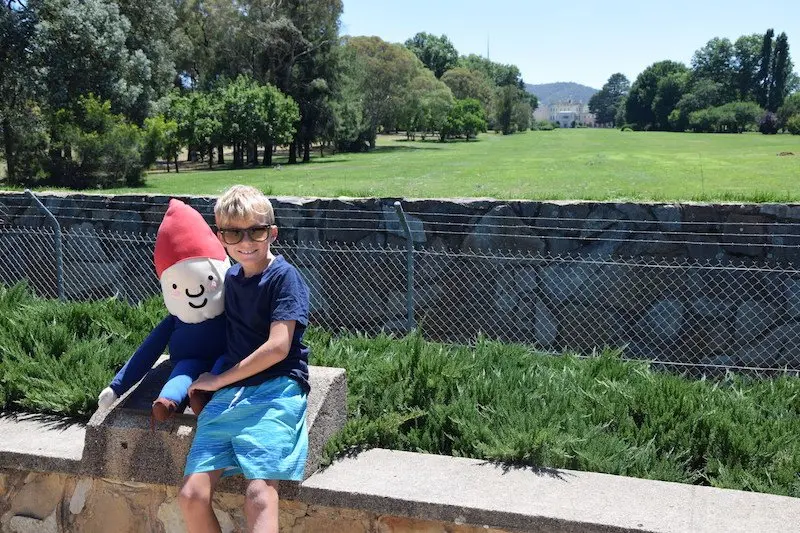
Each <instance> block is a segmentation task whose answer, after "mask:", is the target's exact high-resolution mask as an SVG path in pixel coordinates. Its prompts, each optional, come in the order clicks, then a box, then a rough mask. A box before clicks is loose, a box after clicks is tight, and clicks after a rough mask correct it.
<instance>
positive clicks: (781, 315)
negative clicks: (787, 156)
mask: <svg viewBox="0 0 800 533" xmlns="http://www.w3.org/2000/svg"><path fill="white" fill-rule="evenodd" d="M40 197H41V200H42V202H43V203H44V204H45V205H47V206H48V208H49V209H50V210H51V211H52V212H53V213H54V215H55V216H56V217H57V218H58V220H59V221H60V223H61V224H62V227H63V230H64V232H65V243H64V256H65V269H64V275H65V279H66V293H67V297H68V298H73V299H87V298H100V297H108V296H119V297H123V298H127V299H129V300H131V301H136V300H138V299H141V298H143V297H147V296H150V295H154V294H158V290H159V288H158V284H157V282H156V280H155V276H154V275H153V272H152V266H151V261H152V244H153V239H154V235H155V232H156V230H157V228H158V224H159V223H160V221H161V218H162V216H163V213H164V211H165V209H166V205H167V203H168V201H169V197H167V196H143V195H123V196H97V195H78V194H74V195H68V194H64V195H40ZM183 199H184V200H185V201H187V202H188V203H190V204H191V205H193V206H194V207H195V208H197V209H198V210H199V211H200V212H201V213H203V214H204V215H205V217H206V218H207V220H208V221H209V222H210V223H213V203H214V201H215V199H214V198H205V197H184V198H183ZM395 200H396V199H393V198H391V199H306V198H286V197H282V198H275V199H274V202H273V203H274V206H275V211H276V217H277V223H278V225H279V227H280V235H279V240H278V243H277V250H278V251H280V252H281V253H284V254H286V255H287V257H288V258H289V259H290V260H291V261H292V262H293V263H294V264H296V265H297V266H298V268H299V269H300V270H301V272H302V273H303V275H304V277H305V278H306V280H307V281H308V282H309V284H310V286H311V290H312V293H311V300H312V312H313V321H314V322H315V323H316V324H319V325H322V326H325V327H328V328H330V329H334V330H336V329H340V328H344V329H349V330H357V331H364V332H367V333H375V332H379V331H390V332H395V333H403V332H405V331H406V330H407V329H408V327H409V322H408V320H407V317H406V314H407V307H406V306H407V301H408V300H407V290H406V286H407V280H406V275H407V255H406V248H405V246H406V242H407V241H406V237H405V233H404V231H403V229H402V227H401V223H400V219H399V218H398V215H397V213H396V211H395V209H394V207H393V203H394V201H395ZM401 202H402V206H403V209H404V211H405V213H406V218H407V220H408V222H409V226H410V229H411V241H412V243H413V247H414V253H413V261H414V269H413V272H414V284H413V300H414V320H413V322H412V323H413V324H416V325H420V326H421V327H422V328H423V331H424V332H425V334H426V336H428V337H429V338H432V339H436V340H442V341H446V342H470V341H472V340H474V338H475V336H476V335H477V334H479V333H480V334H484V335H487V336H489V337H492V338H496V339H498V340H503V341H509V342H522V343H527V344H532V345H534V346H536V347H537V348H540V349H543V350H548V351H563V350H576V351H579V352H584V353H586V352H591V351H592V350H594V349H602V348H604V347H614V348H624V349H625V353H626V355H629V356H631V357H644V358H648V359H654V360H657V361H662V362H667V363H669V362H678V363H681V364H684V365H699V366H701V367H708V368H727V367H740V368H745V367H746V368H751V367H755V368H771V369H779V368H784V367H787V368H790V369H794V370H800V336H799V335H798V333H797V332H798V331H800V271H798V270H797V267H796V265H798V263H800V206H797V205H783V204H741V205H740V204H634V203H604V202H530V201H496V200H401ZM0 222H1V223H0V256H2V257H3V258H4V261H3V264H2V268H0V281H2V282H5V283H10V282H14V281H15V280H20V279H27V280H29V281H30V282H31V283H32V284H33V285H34V287H36V289H37V290H38V291H39V292H40V293H41V294H44V295H48V296H53V295H55V282H54V274H53V271H54V261H53V254H52V242H51V236H50V235H49V234H48V233H46V232H47V231H48V230H47V229H46V228H47V226H46V219H45V218H44V217H43V216H41V214H40V213H39V212H38V211H37V210H36V208H35V207H33V206H32V204H31V202H30V200H29V199H26V198H25V197H24V196H23V195H21V194H18V193H13V194H11V193H6V194H1V195H0Z"/></svg>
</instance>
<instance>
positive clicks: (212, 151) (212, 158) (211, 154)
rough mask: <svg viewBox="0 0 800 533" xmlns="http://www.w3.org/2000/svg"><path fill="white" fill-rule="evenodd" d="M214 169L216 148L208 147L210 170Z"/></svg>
mask: <svg viewBox="0 0 800 533" xmlns="http://www.w3.org/2000/svg"><path fill="white" fill-rule="evenodd" d="M212 168H214V147H213V146H211V145H209V146H208V170H211V169H212Z"/></svg>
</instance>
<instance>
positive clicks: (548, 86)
mask: <svg viewBox="0 0 800 533" xmlns="http://www.w3.org/2000/svg"><path fill="white" fill-rule="evenodd" d="M525 89H526V90H527V91H528V92H529V93H532V94H535V95H536V97H537V98H538V99H539V103H540V104H543V105H550V104H555V103H558V102H566V101H567V100H571V101H573V102H583V103H584V104H588V103H589V98H591V97H592V95H593V94H594V93H596V92H598V91H599V89H592V88H591V87H587V86H586V85H581V84H580V83H574V82H571V81H559V82H556V83H541V84H539V85H531V84H530V83H526V84H525Z"/></svg>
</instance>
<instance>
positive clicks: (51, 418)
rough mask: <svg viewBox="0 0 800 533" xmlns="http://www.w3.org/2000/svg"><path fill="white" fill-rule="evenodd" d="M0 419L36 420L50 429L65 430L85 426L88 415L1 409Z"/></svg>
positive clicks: (13, 420) (16, 420)
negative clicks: (64, 414)
mask: <svg viewBox="0 0 800 533" xmlns="http://www.w3.org/2000/svg"><path fill="white" fill-rule="evenodd" d="M0 420H11V421H12V422H38V423H40V424H42V425H43V426H45V427H48V428H50V429H59V430H65V429H70V428H72V427H74V426H81V427H85V426H86V423H87V422H88V420H89V417H86V418H85V419H84V418H82V417H68V416H60V415H51V414H45V413H28V412H25V411H3V412H2V413H0Z"/></svg>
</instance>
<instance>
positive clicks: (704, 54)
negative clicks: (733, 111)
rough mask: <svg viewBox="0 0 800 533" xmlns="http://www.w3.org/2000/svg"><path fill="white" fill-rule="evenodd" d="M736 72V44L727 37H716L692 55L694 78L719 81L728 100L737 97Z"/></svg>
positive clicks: (724, 96)
mask: <svg viewBox="0 0 800 533" xmlns="http://www.w3.org/2000/svg"><path fill="white" fill-rule="evenodd" d="M736 73H737V71H736V59H735V55H734V46H733V44H731V41H730V40H729V39H727V38H723V39H720V38H719V37H714V38H713V39H711V40H710V41H708V43H706V45H705V46H704V47H703V48H701V49H699V50H697V51H696V52H695V53H694V56H693V57H692V78H693V80H700V79H705V80H711V81H712V82H714V83H717V84H718V85H719V86H720V88H721V91H722V95H723V98H724V99H725V101H726V102H729V101H731V100H733V99H735V98H736V92H737V91H736V87H737V76H736Z"/></svg>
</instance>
